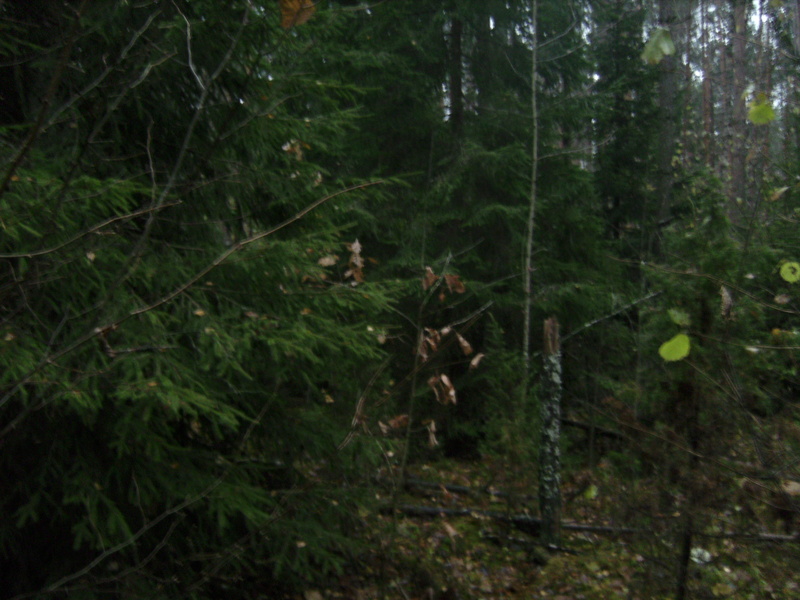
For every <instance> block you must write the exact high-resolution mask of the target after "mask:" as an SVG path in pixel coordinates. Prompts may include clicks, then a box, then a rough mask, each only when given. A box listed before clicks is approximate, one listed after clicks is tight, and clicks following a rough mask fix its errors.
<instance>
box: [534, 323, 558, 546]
mask: <svg viewBox="0 0 800 600" xmlns="http://www.w3.org/2000/svg"><path fill="white" fill-rule="evenodd" d="M558 329H559V328H558V320H557V319H556V318H555V317H551V318H549V319H547V320H546V321H545V322H544V348H543V356H544V397H543V398H542V441H541V446H540V449H539V513H540V514H541V517H542V532H541V533H542V540H543V541H544V542H545V543H547V544H554V545H558V544H559V543H560V540H561V450H560V446H559V443H560V441H561V386H562V381H561V340H560V338H559V332H558Z"/></svg>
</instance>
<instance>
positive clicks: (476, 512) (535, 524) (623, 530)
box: [381, 504, 644, 535]
mask: <svg viewBox="0 0 800 600" xmlns="http://www.w3.org/2000/svg"><path fill="white" fill-rule="evenodd" d="M381 512H383V513H391V512H399V513H401V514H404V515H409V516H412V517H440V516H445V517H474V518H476V519H492V520H493V521H499V522H501V523H510V524H512V525H514V526H515V527H517V528H518V529H520V530H522V531H525V532H526V533H530V534H531V535H537V534H538V533H539V529H540V528H541V524H542V520H541V519H539V518H536V517H532V516H530V515H524V514H522V515H521V514H516V515H514V514H509V513H504V512H500V511H494V510H481V509H476V508H444V507H440V506H419V505H413V504H399V505H397V506H396V507H394V508H393V507H391V506H384V507H382V508H381ZM561 528H562V529H564V530H566V531H580V532H586V533H606V534H630V533H637V532H641V531H644V530H641V529H633V528H630V527H613V526H608V525H586V524H582V523H562V525H561Z"/></svg>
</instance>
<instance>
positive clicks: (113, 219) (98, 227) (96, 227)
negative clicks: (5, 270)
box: [0, 200, 181, 258]
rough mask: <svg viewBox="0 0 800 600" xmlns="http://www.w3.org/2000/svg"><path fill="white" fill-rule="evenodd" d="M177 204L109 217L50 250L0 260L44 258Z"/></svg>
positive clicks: (17, 254) (14, 254)
mask: <svg viewBox="0 0 800 600" xmlns="http://www.w3.org/2000/svg"><path fill="white" fill-rule="evenodd" d="M179 204H181V201H180V200H178V201H176V202H170V203H168V204H163V205H161V206H160V207H153V208H143V209H141V210H137V211H135V212H132V213H128V214H126V215H120V216H117V217H111V218H110V219H106V220H105V221H102V222H100V223H98V224H96V225H93V226H92V227H90V228H89V229H86V230H85V231H82V232H80V233H78V234H76V235H75V236H73V237H71V238H70V239H68V240H66V241H64V242H62V243H60V244H58V245H56V246H51V247H50V248H44V249H42V250H32V251H30V252H17V253H13V254H0V258H34V257H37V256H44V255H46V254H51V253H53V252H58V251H59V250H61V249H63V248H66V247H67V246H69V245H71V244H74V243H75V242H77V241H78V240H80V239H82V238H84V237H86V236H87V235H91V234H93V233H97V232H98V231H100V230H102V229H105V228H106V227H108V226H109V225H112V224H114V223H117V222H119V221H128V220H130V219H135V218H136V217H141V216H142V215H146V214H149V213H151V212H153V211H155V210H162V209H165V208H170V207H172V206H178V205H179Z"/></svg>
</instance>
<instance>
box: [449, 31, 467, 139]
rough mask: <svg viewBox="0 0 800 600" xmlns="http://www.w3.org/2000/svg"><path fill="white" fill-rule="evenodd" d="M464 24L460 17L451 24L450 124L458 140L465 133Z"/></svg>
mask: <svg viewBox="0 0 800 600" xmlns="http://www.w3.org/2000/svg"><path fill="white" fill-rule="evenodd" d="M463 36H464V23H463V22H462V21H461V19H459V18H458V17H456V18H454V19H453V21H452V23H451V24H450V82H449V84H450V123H451V125H452V127H453V134H454V135H455V137H456V139H457V140H460V139H461V134H462V133H463V131H464V77H463V74H462V69H463V51H462V42H463Z"/></svg>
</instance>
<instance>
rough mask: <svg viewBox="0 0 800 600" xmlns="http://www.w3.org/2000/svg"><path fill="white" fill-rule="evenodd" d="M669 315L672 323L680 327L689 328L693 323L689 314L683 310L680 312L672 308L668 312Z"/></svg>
mask: <svg viewBox="0 0 800 600" xmlns="http://www.w3.org/2000/svg"><path fill="white" fill-rule="evenodd" d="M667 314H668V315H669V318H670V319H672V322H673V323H675V325H679V326H680V327H688V326H689V324H690V323H691V322H692V320H691V317H690V316H689V313H687V312H686V311H683V310H678V309H677V308H670V309H669V310H668V311H667Z"/></svg>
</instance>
